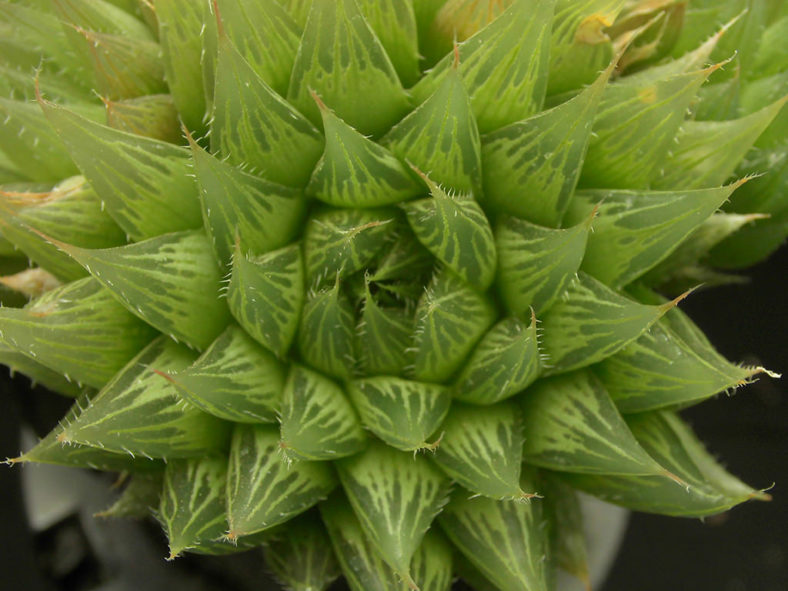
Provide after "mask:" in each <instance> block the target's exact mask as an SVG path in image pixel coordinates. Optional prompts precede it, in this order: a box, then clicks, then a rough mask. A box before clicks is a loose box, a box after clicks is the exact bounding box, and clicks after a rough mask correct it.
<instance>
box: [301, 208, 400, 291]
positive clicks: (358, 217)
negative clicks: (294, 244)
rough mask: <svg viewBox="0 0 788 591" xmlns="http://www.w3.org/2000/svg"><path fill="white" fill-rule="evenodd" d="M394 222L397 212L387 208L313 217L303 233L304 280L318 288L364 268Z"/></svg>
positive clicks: (334, 211)
mask: <svg viewBox="0 0 788 591" xmlns="http://www.w3.org/2000/svg"><path fill="white" fill-rule="evenodd" d="M396 222H397V215H396V211H392V210H388V209H377V210H365V209H329V210H327V211H324V212H321V213H317V214H315V215H313V216H312V217H311V219H310V220H309V222H308V223H307V226H306V229H305V232H304V259H305V263H306V275H307V279H308V280H309V281H310V282H312V284H313V285H317V284H319V283H321V282H322V280H323V279H327V280H328V281H331V280H334V279H336V278H338V277H347V276H348V275H351V274H352V273H355V272H356V271H359V270H361V269H363V268H364V267H366V266H367V264H368V263H369V262H370V261H371V260H372V258H373V257H374V256H375V254H376V253H377V252H378V251H379V250H380V249H381V248H383V247H384V246H385V244H386V242H387V240H386V239H387V237H388V236H389V235H391V233H392V232H393V231H394V230H395V229H396V225H397V224H396Z"/></svg>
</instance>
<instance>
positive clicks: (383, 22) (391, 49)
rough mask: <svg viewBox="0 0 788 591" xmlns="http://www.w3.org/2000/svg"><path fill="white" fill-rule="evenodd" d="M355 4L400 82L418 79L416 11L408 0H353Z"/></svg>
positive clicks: (408, 85)
mask: <svg viewBox="0 0 788 591" xmlns="http://www.w3.org/2000/svg"><path fill="white" fill-rule="evenodd" d="M356 4H358V8H359V10H360V11H361V13H362V14H363V15H364V18H365V19H366V20H367V23H369V26H370V28H371V29H372V31H373V32H374V33H375V35H376V36H377V38H378V40H380V44H381V45H382V46H383V49H385V51H386V55H388V57H389V59H390V60H391V63H392V65H393V66H394V69H395V70H396V71H397V74H398V75H399V79H400V80H401V81H402V84H403V86H405V87H406V88H407V87H410V86H412V85H413V84H414V83H415V82H416V80H418V79H419V76H420V75H421V72H420V71H419V57H420V56H419V47H418V39H417V36H416V15H415V13H414V11H415V10H416V9H415V7H414V3H413V2H412V1H411V0H383V1H382V2H381V0H356Z"/></svg>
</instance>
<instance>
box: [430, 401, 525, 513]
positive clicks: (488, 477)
mask: <svg viewBox="0 0 788 591" xmlns="http://www.w3.org/2000/svg"><path fill="white" fill-rule="evenodd" d="M441 429H442V431H443V433H442V436H441V442H440V447H439V448H438V449H437V450H436V452H435V456H434V460H435V462H437V464H438V466H440V467H441V469H442V470H443V471H444V472H445V473H446V474H447V475H448V476H449V477H450V478H451V479H452V480H454V481H456V482H457V483H459V484H461V485H462V486H463V487H464V488H467V489H468V490H470V491H471V492H474V493H477V494H481V495H484V496H486V497H491V498H494V499H505V498H506V499H511V498H516V499H521V500H523V499H525V498H527V496H530V495H526V493H525V492H523V491H522V490H520V466H521V464H522V458H523V432H522V422H521V419H520V409H519V408H518V407H517V405H515V404H513V403H509V402H502V403H500V404H495V405H492V406H485V407H483V408H479V407H478V406H470V405H464V404H459V403H456V402H455V403H454V404H453V405H452V407H451V410H450V411H449V414H448V415H447V416H446V420H445V421H443V425H441Z"/></svg>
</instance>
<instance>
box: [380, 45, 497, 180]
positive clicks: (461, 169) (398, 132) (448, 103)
mask: <svg viewBox="0 0 788 591" xmlns="http://www.w3.org/2000/svg"><path fill="white" fill-rule="evenodd" d="M458 65H459V63H458V62H456V61H455V63H454V65H453V66H452V69H451V71H450V72H449V73H448V74H447V75H446V77H445V78H444V79H443V81H442V82H441V84H440V86H438V88H437V89H436V90H435V92H434V93H433V94H432V95H431V96H430V97H429V98H427V100H426V101H424V102H423V103H422V104H421V105H420V106H418V107H417V108H416V109H415V110H414V111H413V112H412V113H410V114H409V115H408V116H407V117H405V118H404V119H403V120H402V121H400V122H399V123H397V125H395V126H394V128H393V129H392V130H391V131H389V132H388V133H387V134H386V135H385V137H383V139H382V140H381V142H382V143H383V144H384V145H385V146H387V147H388V148H389V149H390V150H391V151H392V152H393V153H394V154H396V156H397V157H398V158H399V159H400V160H402V161H405V162H408V163H410V164H411V165H415V166H417V167H418V168H419V169H421V170H424V171H426V172H427V174H429V176H430V178H432V179H433V180H434V181H435V182H436V183H439V184H442V185H444V186H446V187H449V188H451V189H452V190H454V191H457V192H460V193H471V192H475V193H478V192H479V190H480V188H481V170H482V169H481V156H480V149H481V148H480V140H479V130H478V128H477V127H476V120H475V119H474V116H473V112H472V110H471V100H470V97H469V96H468V92H467V91H466V90H465V86H464V84H463V81H462V78H461V77H460V75H459V73H458V71H457V68H458Z"/></svg>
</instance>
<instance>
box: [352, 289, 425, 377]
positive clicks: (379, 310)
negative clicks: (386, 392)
mask: <svg viewBox="0 0 788 591" xmlns="http://www.w3.org/2000/svg"><path fill="white" fill-rule="evenodd" d="M412 339H413V314H412V313H409V311H408V310H407V309H405V308H395V307H390V306H386V307H384V306H381V305H378V303H377V302H376V301H375V297H374V296H373V295H372V293H371V292H370V281H369V278H368V277H367V278H366V279H365V281H364V309H363V310H362V312H361V322H360V323H359V327H358V346H357V351H358V355H359V364H360V368H361V370H362V371H363V372H364V373H365V374H366V375H402V374H403V373H404V372H405V368H406V367H407V365H408V362H409V361H410V359H409V355H408V348H409V347H410V345H411V342H412Z"/></svg>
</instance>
